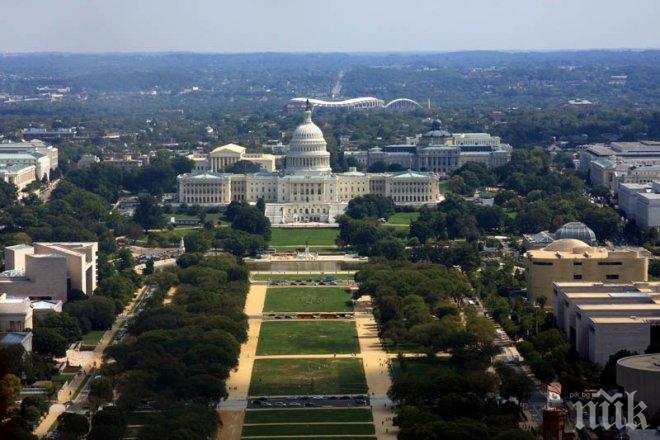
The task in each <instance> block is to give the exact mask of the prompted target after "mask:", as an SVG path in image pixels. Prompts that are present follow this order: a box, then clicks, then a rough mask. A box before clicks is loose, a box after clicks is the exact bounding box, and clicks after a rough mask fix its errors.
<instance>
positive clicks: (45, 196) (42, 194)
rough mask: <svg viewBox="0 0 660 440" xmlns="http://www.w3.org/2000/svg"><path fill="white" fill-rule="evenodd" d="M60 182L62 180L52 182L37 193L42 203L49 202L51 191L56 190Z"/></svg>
mask: <svg viewBox="0 0 660 440" xmlns="http://www.w3.org/2000/svg"><path fill="white" fill-rule="evenodd" d="M61 181H62V179H57V180H53V181H52V182H50V183H49V184H48V186H47V187H46V188H45V189H43V190H41V191H39V194H38V197H39V198H40V199H41V201H42V202H47V201H48V200H50V195H51V194H52V193H53V190H54V189H55V188H57V185H59V184H60V182H61Z"/></svg>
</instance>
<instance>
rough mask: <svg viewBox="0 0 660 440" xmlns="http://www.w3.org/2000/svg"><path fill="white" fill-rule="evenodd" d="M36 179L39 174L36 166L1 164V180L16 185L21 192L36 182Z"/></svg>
mask: <svg viewBox="0 0 660 440" xmlns="http://www.w3.org/2000/svg"><path fill="white" fill-rule="evenodd" d="M36 178H37V172H36V168H35V166H34V165H27V164H20V163H16V164H13V165H7V164H4V163H0V180H4V181H5V182H7V183H11V184H12V185H15V186H16V188H18V191H19V192H20V191H21V190H22V189H23V188H25V187H26V186H28V185H29V184H30V183H32V182H34V181H35V180H36Z"/></svg>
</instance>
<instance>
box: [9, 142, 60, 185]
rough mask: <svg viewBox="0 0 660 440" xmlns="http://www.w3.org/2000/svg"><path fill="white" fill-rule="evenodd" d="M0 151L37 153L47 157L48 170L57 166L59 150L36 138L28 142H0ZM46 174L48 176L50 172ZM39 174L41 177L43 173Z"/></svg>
mask: <svg viewBox="0 0 660 440" xmlns="http://www.w3.org/2000/svg"><path fill="white" fill-rule="evenodd" d="M0 153H39V154H43V155H44V156H47V157H48V166H49V168H50V171H53V170H55V169H56V168H57V167H58V160H59V150H58V149H57V147H53V146H52V145H49V144H46V143H45V142H43V141H40V140H38V139H35V140H32V141H28V142H10V143H0ZM35 166H36V164H35ZM44 171H45V170H44ZM48 175H49V176H50V172H49V173H48ZM41 176H42V177H43V173H42V174H41ZM40 178H41V177H40Z"/></svg>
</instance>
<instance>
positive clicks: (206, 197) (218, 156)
mask: <svg viewBox="0 0 660 440" xmlns="http://www.w3.org/2000/svg"><path fill="white" fill-rule="evenodd" d="M227 147H229V148H227ZM236 147H238V146H236V145H230V146H225V147H220V148H218V149H215V150H213V151H212V152H211V153H210V160H207V161H206V162H205V163H207V164H208V165H207V166H195V169H194V171H193V172H192V173H188V174H182V175H180V176H178V177H177V180H178V198H179V202H180V203H187V204H190V205H201V206H218V205H227V204H229V203H231V202H232V201H234V200H237V201H244V202H248V203H256V202H257V200H258V199H263V200H264V201H265V202H266V212H265V214H266V216H267V217H268V218H269V220H270V222H271V224H273V225H286V224H295V223H335V222H336V218H337V217H338V216H340V215H342V214H343V213H344V212H345V211H346V207H347V206H348V202H349V201H350V200H351V199H353V198H355V197H358V196H363V195H366V194H377V195H381V196H384V197H391V198H392V200H393V201H394V203H395V204H397V205H411V206H422V205H433V204H436V203H438V202H440V201H442V199H443V198H442V195H441V193H440V187H439V177H438V175H437V174H436V173H432V172H419V171H403V172H398V173H363V172H359V171H356V170H355V169H350V170H349V171H348V172H345V173H333V172H332V170H331V168H330V153H329V152H328V151H327V150H326V142H325V139H324V137H323V132H322V131H321V129H320V128H319V127H318V126H317V125H316V124H314V122H313V121H312V111H311V108H310V107H309V106H308V107H307V109H306V111H305V120H304V122H303V123H302V124H301V125H299V126H298V127H297V128H296V130H295V131H294V133H293V137H292V139H291V142H290V143H289V148H288V151H287V155H286V157H285V162H284V163H285V169H284V170H283V171H280V172H275V171H274V165H273V166H270V165H268V166H265V165H264V164H270V163H271V162H270V161H271V158H272V156H270V155H261V156H260V157H256V156H258V155H253V156H254V157H250V158H248V157H247V155H245V150H244V149H243V150H240V149H241V148H243V147H238V148H236ZM268 156H270V157H268ZM242 159H245V160H254V161H256V162H258V163H260V164H262V168H263V171H260V172H257V173H250V174H229V173H224V172H223V171H224V168H225V166H226V165H227V164H231V163H235V162H236V161H238V160H242ZM223 165H224V166H223Z"/></svg>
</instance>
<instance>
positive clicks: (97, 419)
mask: <svg viewBox="0 0 660 440" xmlns="http://www.w3.org/2000/svg"><path fill="white" fill-rule="evenodd" d="M125 431H126V417H125V416H124V413H123V412H122V411H121V410H120V409H119V408H118V407H116V406H110V407H105V408H103V409H102V410H101V411H98V412H97V413H95V414H94V416H93V417H92V429H91V431H90V432H89V434H87V440H120V439H121V438H123V436H124V432H125Z"/></svg>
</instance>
